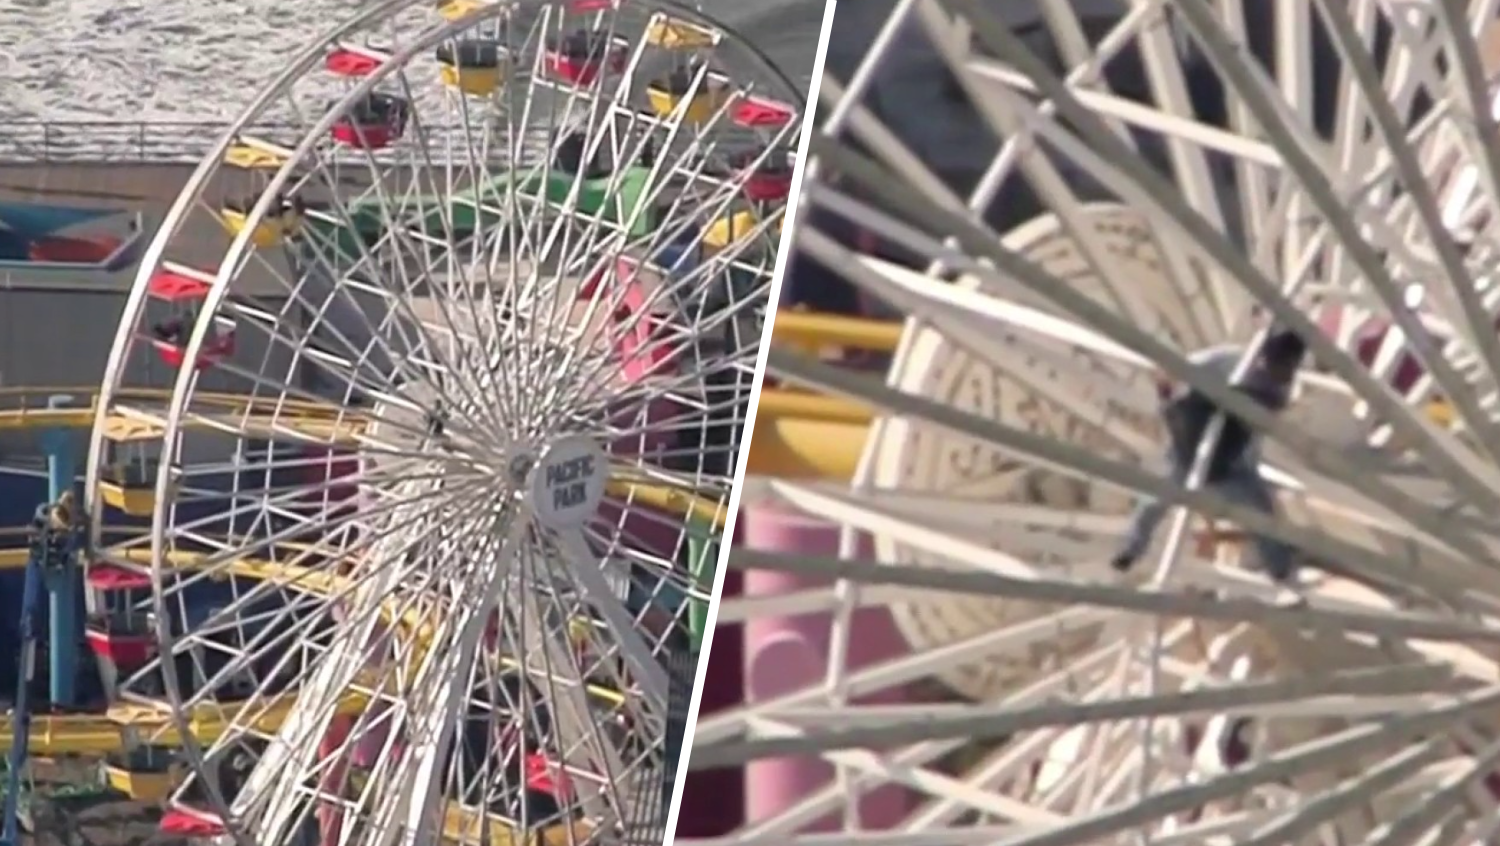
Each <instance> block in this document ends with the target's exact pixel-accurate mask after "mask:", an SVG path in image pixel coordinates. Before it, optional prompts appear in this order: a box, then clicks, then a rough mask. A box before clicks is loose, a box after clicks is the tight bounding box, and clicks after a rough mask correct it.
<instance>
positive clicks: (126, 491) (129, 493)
mask: <svg viewBox="0 0 1500 846" xmlns="http://www.w3.org/2000/svg"><path fill="white" fill-rule="evenodd" d="M99 496H101V497H103V499H104V504H105V505H108V506H109V507H110V508H115V509H119V510H120V511H123V512H124V513H126V514H129V515H130V516H131V517H150V516H151V515H152V514H153V513H155V512H156V488H155V486H152V487H150V488H133V487H127V486H125V485H121V484H117V483H115V482H100V483H99Z"/></svg>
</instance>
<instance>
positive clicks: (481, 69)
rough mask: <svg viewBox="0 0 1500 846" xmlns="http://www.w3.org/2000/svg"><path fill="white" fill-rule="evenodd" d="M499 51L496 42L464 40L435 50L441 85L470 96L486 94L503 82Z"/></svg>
mask: <svg viewBox="0 0 1500 846" xmlns="http://www.w3.org/2000/svg"><path fill="white" fill-rule="evenodd" d="M502 59H503V50H502V48H501V46H500V44H499V43H498V42H495V41H489V40H477V39H475V40H466V41H458V42H449V43H447V44H444V45H442V46H441V47H439V48H438V49H437V60H438V74H439V76H440V77H441V78H442V81H443V84H444V85H446V86H448V87H449V88H452V89H454V90H456V91H461V92H463V93H464V94H468V95H471V96H474V97H488V96H490V95H491V94H494V93H495V92H496V91H498V90H499V89H500V84H501V83H503V82H504V81H505V70H504V62H503V61H502Z"/></svg>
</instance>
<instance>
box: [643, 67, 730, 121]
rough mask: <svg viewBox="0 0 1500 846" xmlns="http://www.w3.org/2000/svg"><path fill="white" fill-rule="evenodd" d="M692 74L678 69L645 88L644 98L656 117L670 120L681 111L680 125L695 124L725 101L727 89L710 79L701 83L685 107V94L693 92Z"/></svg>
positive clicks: (710, 114)
mask: <svg viewBox="0 0 1500 846" xmlns="http://www.w3.org/2000/svg"><path fill="white" fill-rule="evenodd" d="M693 78H694V74H693V73H692V72H691V71H687V70H679V71H676V72H674V73H672V74H670V75H668V76H666V77H663V78H661V79H658V80H655V81H653V82H652V83H651V84H650V85H647V86H646V97H647V99H649V100H650V101H651V110H652V111H653V112H656V114H657V115H658V116H659V117H664V118H670V117H671V116H672V115H674V114H676V113H677V110H678V109H679V108H681V109H682V121H683V123H690V124H698V123H706V122H707V121H709V120H711V119H712V118H713V116H714V115H715V114H717V113H718V112H719V110H720V109H722V108H723V107H724V104H725V103H727V102H728V101H729V97H730V93H729V91H728V88H727V86H725V85H723V84H722V83H720V82H718V81H717V80H714V79H712V78H710V79H706V80H704V81H703V84H702V85H699V86H698V91H697V93H696V94H694V95H693V97H692V100H691V101H690V102H688V103H687V104H686V105H684V104H683V101H684V100H687V99H688V92H690V91H692V90H693Z"/></svg>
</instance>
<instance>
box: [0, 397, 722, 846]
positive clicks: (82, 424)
mask: <svg viewBox="0 0 1500 846" xmlns="http://www.w3.org/2000/svg"><path fill="white" fill-rule="evenodd" d="M54 395H68V396H71V397H73V398H74V400H75V401H74V402H73V403H71V404H70V405H71V407H69V408H66V409H48V408H46V407H45V398H46V397H49V396H54ZM118 398H119V401H120V403H121V404H123V405H127V406H128V405H129V404H141V405H145V404H157V405H161V404H164V403H165V402H166V400H167V399H168V398H169V395H168V394H167V392H165V391H160V390H136V391H124V392H121V393H120V394H119V395H118ZM36 400H42V402H40V403H38V402H35V401H36ZM97 401H98V398H97V396H96V395H94V394H93V393H92V392H91V391H89V390H80V389H77V388H25V389H13V388H12V389H0V431H18V430H33V429H48V428H89V427H92V426H93V425H94V419H95V416H96V411H97V408H98V406H97ZM195 404H196V405H197V406H198V407H199V408H203V407H205V406H206V407H208V408H209V409H212V412H213V413H212V414H211V415H203V414H196V415H193V416H192V417H191V418H190V419H189V420H188V421H187V425H189V426H211V425H213V424H214V423H215V422H216V419H217V420H219V421H222V422H224V423H232V425H234V426H236V427H238V428H240V429H244V428H249V429H250V430H251V431H256V430H257V429H259V430H262V431H264V432H266V433H267V434H274V433H276V432H278V431H280V432H287V431H290V432H294V433H297V434H300V435H304V436H312V437H319V438H322V439H325V440H328V441H332V442H333V443H336V444H337V443H349V444H354V443H357V437H358V435H359V434H360V433H362V432H363V431H364V429H365V428H367V426H368V420H367V419H366V418H364V417H363V416H361V415H359V414H356V413H350V412H347V411H343V410H340V409H338V408H335V407H333V406H328V405H322V404H318V403H311V402H280V403H272V402H269V401H265V400H256V399H254V398H250V397H244V396H238V395H233V394H211V395H203V394H198V395H195ZM256 418H260V419H259V424H260V425H257V420H256ZM106 425H107V426H109V427H110V428H111V430H112V431H111V432H110V433H109V437H110V439H111V440H114V441H116V442H131V441H142V440H149V439H151V438H156V437H160V436H161V434H162V427H161V425H160V423H159V422H157V421H155V420H153V419H151V417H150V415H147V414H142V415H131V414H128V413H121V414H117V415H114V416H113V417H112V418H111V419H110V420H109V421H107V423H106ZM610 490H611V492H612V493H613V494H615V495H616V496H620V497H630V498H632V499H633V500H634V501H637V502H640V503H642V504H645V505H649V506H651V507H654V508H658V509H661V510H664V511H668V512H672V513H677V514H681V515H683V516H689V517H693V518H696V519H698V520H700V521H702V522H705V523H708V524H710V525H712V526H714V527H715V528H716V529H721V528H722V526H723V523H724V517H725V515H724V513H723V510H722V508H721V506H720V505H719V504H718V503H717V502H713V501H710V500H709V499H707V498H705V497H701V496H698V495H696V494H695V493H693V492H691V491H688V490H683V489H680V488H674V487H671V486H666V485H661V484H659V483H655V482H652V481H647V480H644V479H637V478H630V477H626V476H621V477H617V478H614V479H612V480H611V481H610ZM7 537H9V538H11V539H13V540H14V543H8V542H7V541H6V539H7ZM23 541H24V530H0V569H17V568H24V567H25V566H26V561H27V550H26V549H24V548H22V543H23ZM282 546H283V547H284V548H286V549H288V550H291V551H293V552H295V551H296V549H295V547H294V546H287V545H282ZM99 558H100V560H105V561H114V562H121V563H127V564H130V565H133V566H135V567H149V566H151V564H152V560H151V554H150V552H149V551H147V550H144V549H109V550H104V551H103V552H101V553H100V555H99ZM206 558H207V556H205V555H202V554H198V553H184V552H175V553H171V554H169V555H168V556H167V561H168V563H169V564H170V565H171V566H172V567H174V568H177V569H184V570H192V569H196V568H199V567H201V566H203V564H204V563H205V560H206ZM224 567H225V569H226V570H227V572H228V573H229V574H230V575H235V576H241V577H245V578H252V579H258V580H262V581H271V582H275V583H278V584H281V585H285V586H286V587H289V588H291V589H294V590H300V591H306V592H311V593H319V594H323V595H335V594H341V593H346V592H347V591H349V590H350V589H352V587H353V582H352V580H351V579H349V578H347V577H343V576H338V575H334V574H331V573H327V572H324V571H321V570H314V569H312V568H308V567H303V566H299V565H296V564H290V563H286V562H283V561H276V560H271V559H252V558H246V559H237V560H233V561H230V562H225V563H224ZM392 617H395V618H396V619H395V620H394V622H397V623H398V624H399V625H401V627H403V628H406V629H407V630H408V631H411V632H412V634H413V636H414V637H415V639H416V641H417V643H418V646H419V648H418V649H416V650H413V652H415V653H419V654H420V653H421V652H423V651H425V650H423V649H421V644H423V643H426V642H428V641H430V640H431V637H432V633H431V632H430V630H429V629H428V627H427V626H426V625H425V624H424V623H423V622H422V621H421V620H420V619H419V618H418V617H417V616H416V614H415V613H414V612H412V611H406V612H404V613H401V614H399V615H398V614H396V613H395V612H394V611H393V612H392ZM503 660H504V662H505V663H506V664H507V665H508V666H509V667H511V668H512V669H521V665H520V663H519V662H517V661H515V660H513V659H503ZM585 688H586V690H587V691H588V692H589V694H590V695H591V696H592V697H594V698H595V699H598V700H600V701H602V702H607V703H610V704H612V705H619V704H621V703H622V702H623V701H624V696H623V694H621V693H620V692H619V691H615V690H611V689H609V688H606V687H603V686H600V685H593V684H590V685H586V686H585ZM293 698H294V697H293V695H291V694H288V695H285V696H280V697H275V698H270V699H265V700H261V701H258V702H253V701H252V702H225V703H203V704H200V705H198V706H196V707H195V709H194V713H193V715H192V717H191V719H190V730H191V732H192V734H193V736H194V737H195V738H196V739H197V740H198V741H199V742H205V743H206V742H212V741H213V740H215V739H216V738H218V737H219V736H220V735H222V734H223V733H224V732H225V731H227V730H228V729H229V726H230V718H231V715H235V716H240V715H244V714H247V713H251V711H250V709H254V711H253V713H254V718H253V719H252V720H251V721H250V723H251V725H252V726H253V727H254V728H255V729H257V730H259V731H262V732H274V731H275V730H276V728H277V727H278V726H279V725H280V724H281V722H282V721H283V720H285V718H286V715H287V713H288V712H289V710H290V708H291V707H292V703H293ZM367 702H368V695H366V694H362V693H357V692H356V693H350V694H348V695H346V696H344V697H343V698H342V699H341V700H340V702H339V706H338V711H339V712H340V713H347V714H350V715H353V714H357V713H359V712H361V711H362V710H363V709H364V708H365V706H366V704H367ZM237 722H239V723H243V722H244V720H242V719H241V720H237ZM241 727H242V726H241ZM14 738H15V734H14V729H13V727H12V724H11V721H10V720H9V719H0V752H4V751H8V750H9V748H10V745H11V743H13V742H14ZM144 742H150V743H153V744H160V745H173V744H175V743H176V742H178V738H177V735H176V730H175V726H174V724H173V723H172V721H171V719H170V717H169V715H168V713H167V711H166V709H165V707H164V706H159V707H152V706H150V705H143V704H119V705H115V706H113V707H111V708H110V709H109V710H108V711H106V712H105V713H103V714H69V715H46V716H40V717H35V718H33V721H32V729H31V742H30V747H31V752H32V754H35V755H41V756H51V755H68V754H84V755H104V754H109V753H113V752H121V751H125V750H127V749H129V748H132V747H133V746H136V745H139V744H141V743H144ZM486 827H487V828H488V829H489V830H490V837H491V839H492V840H493V841H494V842H497V843H505V842H519V841H518V840H517V839H512V836H513V834H514V829H513V828H512V827H511V825H510V824H509V822H508V821H506V820H504V819H503V818H499V817H494V816H492V815H481V814H480V813H478V812H475V811H472V810H468V809H462V808H457V809H453V810H450V811H449V812H447V814H446V815H445V822H444V830H445V833H447V834H448V835H449V837H451V838H460V837H465V836H471V835H473V834H474V833H476V832H478V831H480V830H482V829H483V828H486ZM581 834H583V833H582V832H578V831H576V829H575V831H574V833H573V837H574V838H575V839H576V838H578V837H579V836H580V835H581ZM568 839H569V837H568V827H567V826H565V825H557V826H551V827H549V828H548V829H547V830H544V831H542V832H539V833H538V842H543V843H552V842H557V843H562V842H566V841H567V840H568Z"/></svg>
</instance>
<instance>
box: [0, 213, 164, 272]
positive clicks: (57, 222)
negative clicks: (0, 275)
mask: <svg viewBox="0 0 1500 846" xmlns="http://www.w3.org/2000/svg"><path fill="white" fill-rule="evenodd" d="M143 222H144V219H143V217H142V216H141V215H140V214H139V213H135V212H122V211H120V210H118V209H95V208H78V207H72V206H57V205H52V204H50V203H20V202H0V269H4V268H17V269H26V270H43V269H56V270H75V271H76V270H80V269H82V270H103V271H107V272H111V273H113V272H116V271H120V270H124V269H126V268H128V267H130V266H132V265H134V264H135V263H136V260H137V259H139V258H140V254H141V252H142V250H144V248H145V244H146V238H145V233H144V232H143V231H142V229H143V227H142V224H143ZM59 240H70V241H73V242H75V244H77V245H88V246H89V247H90V248H89V250H88V251H87V252H88V254H87V255H79V256H77V257H68V256H67V255H66V253H67V250H63V251H62V253H63V254H62V255H57V256H53V257H49V258H41V257H40V256H39V255H38V254H37V252H36V251H37V249H38V248H39V247H41V246H43V245H46V244H49V243H54V244H55V243H58V242H59Z"/></svg>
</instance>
